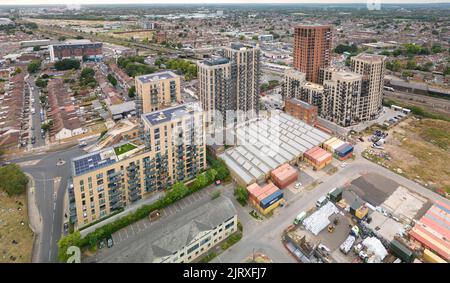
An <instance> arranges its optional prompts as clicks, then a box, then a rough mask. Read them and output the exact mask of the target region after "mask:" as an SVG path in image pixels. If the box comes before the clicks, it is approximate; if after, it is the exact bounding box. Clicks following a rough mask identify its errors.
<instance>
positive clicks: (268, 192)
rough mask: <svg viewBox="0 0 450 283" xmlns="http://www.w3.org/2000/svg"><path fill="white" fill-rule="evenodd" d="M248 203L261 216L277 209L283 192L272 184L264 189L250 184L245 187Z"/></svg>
mask: <svg viewBox="0 0 450 283" xmlns="http://www.w3.org/2000/svg"><path fill="white" fill-rule="evenodd" d="M247 191H248V194H249V201H250V203H251V204H252V205H253V206H254V207H255V208H256V209H257V210H258V211H259V212H260V213H261V214H263V215H266V214H267V213H269V212H270V211H272V210H273V209H275V208H277V207H278V206H279V205H280V203H281V201H282V200H283V192H282V191H281V190H280V189H279V188H278V187H277V186H275V185H274V184H273V183H269V184H267V185H265V186H264V187H261V186H259V185H258V184H256V183H255V184H252V185H250V186H248V187H247Z"/></svg>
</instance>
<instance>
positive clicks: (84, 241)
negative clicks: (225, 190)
mask: <svg viewBox="0 0 450 283" xmlns="http://www.w3.org/2000/svg"><path fill="white" fill-rule="evenodd" d="M214 164H215V165H216V166H217V167H216V166H214V165H213V166H212V167H213V168H210V169H209V170H207V171H206V172H204V173H201V174H199V175H198V176H197V177H196V178H195V181H194V182H193V183H192V184H191V185H189V187H187V186H186V185H185V184H183V183H175V184H174V185H173V186H172V187H171V188H170V189H167V192H166V194H165V195H164V196H163V197H161V198H160V199H158V200H157V201H156V202H154V203H152V204H149V205H143V206H142V207H140V208H138V209H137V210H136V211H135V212H133V213H130V214H128V215H125V216H123V217H121V218H119V219H117V220H115V221H114V222H111V223H108V224H105V225H104V226H102V227H100V228H98V229H96V230H95V231H94V232H91V233H89V234H87V235H86V237H84V238H81V235H80V233H79V232H75V233H72V234H69V235H67V236H65V237H63V238H61V239H60V240H59V242H58V257H59V260H60V261H62V262H66V261H67V259H68V255H67V254H66V251H67V248H68V247H69V246H71V245H72V246H78V247H80V248H83V247H90V248H94V247H95V246H96V245H97V244H98V242H99V241H100V240H102V239H105V238H107V237H109V236H110V235H111V234H113V233H114V232H116V231H119V230H120V229H122V228H124V227H126V226H128V225H130V224H132V223H134V222H136V221H138V220H141V219H143V218H145V217H147V216H148V215H149V214H150V213H151V212H152V211H155V210H158V209H163V208H164V207H167V206H169V205H170V204H172V203H175V202H176V201H178V200H180V199H182V198H184V197H186V196H188V195H190V194H192V193H194V192H196V191H199V190H201V189H203V188H205V187H207V186H209V185H211V184H213V183H214V181H216V180H220V179H222V178H225V177H227V176H228V169H226V167H225V170H226V171H225V170H224V169H223V168H221V167H220V166H222V165H223V162H220V161H217V160H216V161H214ZM219 172H221V173H222V174H224V173H225V172H226V176H223V175H219Z"/></svg>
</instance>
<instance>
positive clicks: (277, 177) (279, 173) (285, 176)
mask: <svg viewBox="0 0 450 283" xmlns="http://www.w3.org/2000/svg"><path fill="white" fill-rule="evenodd" d="M270 176H271V177H272V181H273V182H274V183H275V184H276V185H277V186H278V187H279V188H280V189H284V188H286V187H287V186H289V185H290V184H292V183H293V182H295V181H297V179H298V171H297V170H296V169H295V168H294V167H292V166H291V165H289V164H287V163H286V164H283V165H281V166H280V167H278V168H276V169H274V170H272V172H271V173H270Z"/></svg>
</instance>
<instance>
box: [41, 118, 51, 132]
mask: <svg viewBox="0 0 450 283" xmlns="http://www.w3.org/2000/svg"><path fill="white" fill-rule="evenodd" d="M52 126H53V120H50V121H49V122H48V123H44V124H42V125H41V129H42V130H43V131H45V132H47V131H49V130H50V129H51V127H52Z"/></svg>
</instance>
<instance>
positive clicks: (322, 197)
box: [316, 196, 328, 207]
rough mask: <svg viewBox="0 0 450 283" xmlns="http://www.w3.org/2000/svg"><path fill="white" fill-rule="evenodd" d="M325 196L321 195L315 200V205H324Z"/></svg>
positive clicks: (325, 201)
mask: <svg viewBox="0 0 450 283" xmlns="http://www.w3.org/2000/svg"><path fill="white" fill-rule="evenodd" d="M327 201H328V200H327V197H326V196H321V197H320V198H319V199H318V200H317V201H316V206H317V207H321V206H322V205H324V204H325V203H327Z"/></svg>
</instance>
